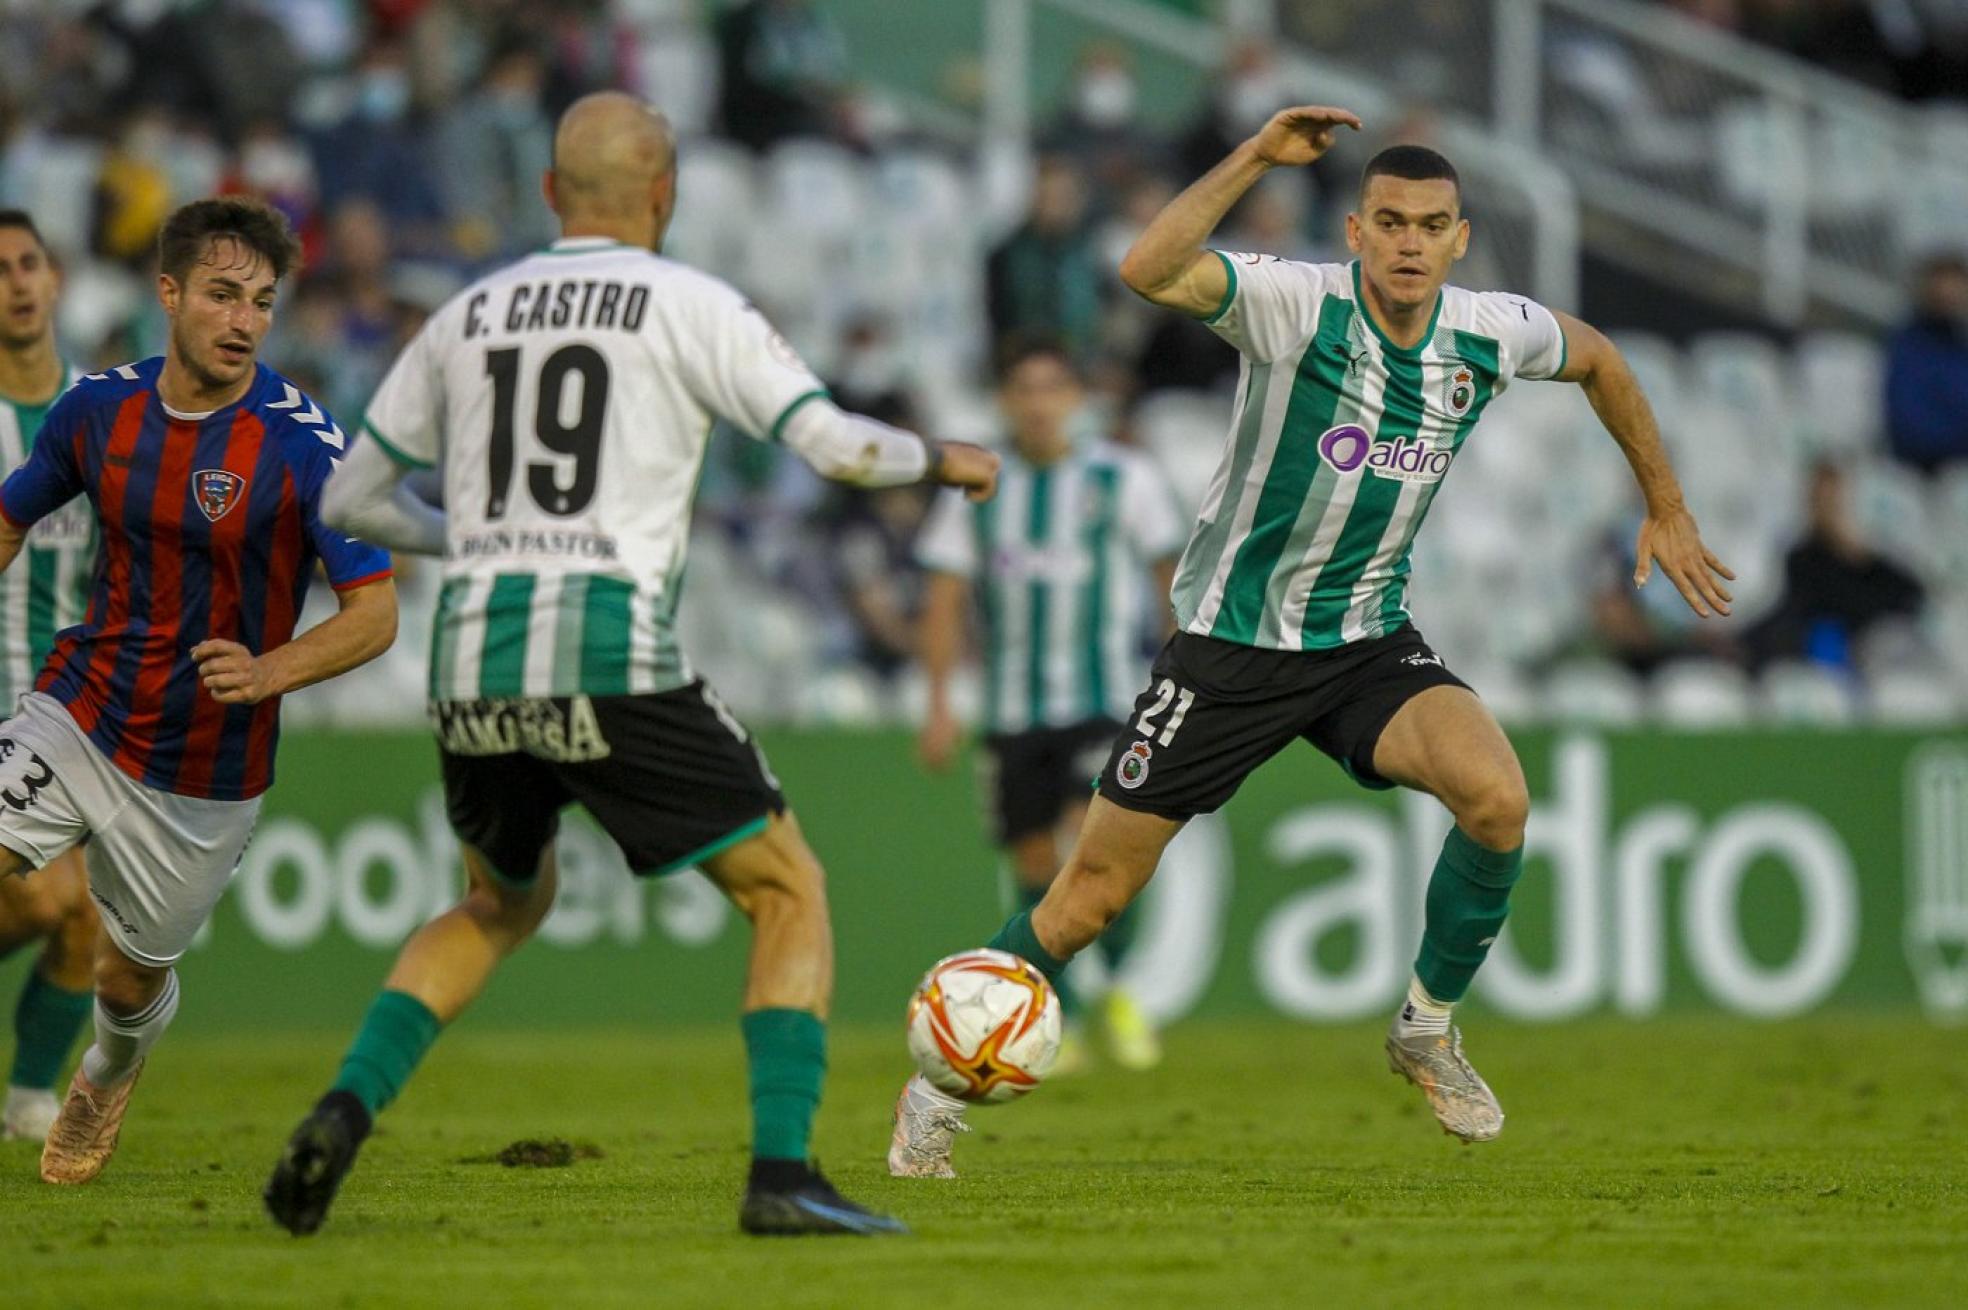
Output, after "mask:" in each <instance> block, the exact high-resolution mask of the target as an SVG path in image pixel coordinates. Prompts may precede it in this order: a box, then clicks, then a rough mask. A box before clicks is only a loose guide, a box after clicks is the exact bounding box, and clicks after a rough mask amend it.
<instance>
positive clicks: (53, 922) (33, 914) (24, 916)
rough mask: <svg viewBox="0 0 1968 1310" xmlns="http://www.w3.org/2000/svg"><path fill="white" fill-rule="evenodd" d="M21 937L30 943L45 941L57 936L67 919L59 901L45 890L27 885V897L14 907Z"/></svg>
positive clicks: (31, 884)
mask: <svg viewBox="0 0 1968 1310" xmlns="http://www.w3.org/2000/svg"><path fill="white" fill-rule="evenodd" d="M15 916H16V919H17V920H18V922H19V924H20V933H21V936H23V937H25V938H27V939H28V940H30V941H47V940H51V939H53V938H54V937H55V936H56V935H58V934H59V933H60V932H61V930H62V927H63V925H64V923H65V921H66V920H67V918H68V915H67V912H66V909H65V907H64V906H63V905H62V903H61V901H60V900H59V899H57V898H56V897H55V896H54V895H53V894H52V893H50V892H49V891H47V889H45V888H36V887H35V886H34V884H33V883H32V882H30V883H29V884H28V895H26V896H25V897H23V898H21V899H20V900H19V901H17V902H16V905H15Z"/></svg>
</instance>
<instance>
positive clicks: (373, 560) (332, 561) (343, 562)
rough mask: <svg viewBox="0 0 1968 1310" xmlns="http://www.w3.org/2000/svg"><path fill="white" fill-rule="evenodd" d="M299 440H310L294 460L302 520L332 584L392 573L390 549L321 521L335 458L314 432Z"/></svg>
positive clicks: (344, 586) (340, 586) (342, 586)
mask: <svg viewBox="0 0 1968 1310" xmlns="http://www.w3.org/2000/svg"><path fill="white" fill-rule="evenodd" d="M333 427H334V420H333V419H332V418H331V419H329V420H328V428H329V429H332V428H333ZM324 430H326V429H324ZM308 432H309V433H310V434H312V433H313V432H314V429H312V428H310V429H308ZM299 440H301V441H303V442H306V443H308V444H307V445H305V446H304V447H303V453H301V454H300V455H299V457H298V458H296V459H293V460H292V461H291V467H292V468H293V470H294V476H295V478H296V479H297V480H298V481H299V483H300V492H301V522H302V525H303V526H304V527H305V528H306V529H307V537H308V544H309V545H311V546H312V547H313V548H314V553H315V554H316V555H319V556H320V557H321V566H322V568H323V569H324V570H326V572H327V574H328V582H329V584H330V585H331V586H333V587H334V588H335V590H336V591H347V590H348V589H349V588H351V587H360V586H362V585H364V584H365V583H370V582H380V581H381V580H382V579H384V578H387V577H389V576H390V574H391V572H392V571H393V570H392V568H391V565H390V554H389V552H388V551H386V550H384V549H383V548H382V547H380V546H372V545H370V544H369V543H368V542H366V541H359V540H357V539H356V538H354V537H351V536H348V535H346V534H345V533H341V532H337V531H336V530H335V529H333V528H331V527H329V526H328V525H327V524H325V523H323V522H322V521H321V490H322V488H323V487H325V486H327V485H328V476H329V474H331V473H333V472H334V470H335V460H334V459H333V458H332V457H331V455H330V453H329V447H328V445H327V444H326V443H325V442H320V441H316V440H313V439H312V438H311V436H303V437H301V438H299Z"/></svg>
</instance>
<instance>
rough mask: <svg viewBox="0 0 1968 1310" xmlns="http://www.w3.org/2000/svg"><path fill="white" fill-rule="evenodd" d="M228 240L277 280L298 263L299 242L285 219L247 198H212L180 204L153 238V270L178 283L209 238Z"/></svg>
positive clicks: (207, 244) (206, 244)
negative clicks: (248, 252)
mask: <svg viewBox="0 0 1968 1310" xmlns="http://www.w3.org/2000/svg"><path fill="white" fill-rule="evenodd" d="M227 237H229V238H231V239H232V240H235V241H237V242H239V243H240V244H241V245H243V246H245V247H246V248H247V249H248V250H251V251H253V252H254V253H255V254H257V255H258V256H259V257H260V258H262V259H264V260H266V261H267V263H269V264H271V265H273V277H274V280H275V281H276V282H277V281H279V280H280V279H281V278H284V277H286V276H287V274H289V273H290V272H292V271H294V270H295V269H297V268H299V267H300V265H301V243H300V242H299V241H298V240H296V239H295V237H294V229H293V228H291V227H289V226H288V224H287V216H286V215H285V214H283V213H281V212H280V211H279V210H277V209H275V208H274V207H273V206H272V205H269V204H267V203H265V202H264V201H260V200H255V199H253V198H252V197H250V196H214V197H213V198H212V199H210V200H194V201H192V202H191V203H190V204H188V205H183V206H180V207H179V208H178V209H177V210H176V211H175V212H173V213H172V215H171V216H170V217H169V218H167V219H165V220H164V228H163V230H162V231H161V232H159V233H158V234H157V268H158V271H159V272H161V273H163V274H164V275H165V276H166V277H170V278H175V279H176V280H177V281H179V282H183V281H185V280H186V279H187V278H188V277H190V276H191V267H192V265H194V264H196V263H198V262H199V261H200V260H201V259H203V258H204V257H205V251H206V249H207V248H208V247H209V246H210V245H211V243H212V242H213V241H214V240H218V239H221V238H227Z"/></svg>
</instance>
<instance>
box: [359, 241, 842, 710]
mask: <svg viewBox="0 0 1968 1310" xmlns="http://www.w3.org/2000/svg"><path fill="white" fill-rule="evenodd" d="M823 395H825V391H824V389H823V388H822V386H821V385H820V382H819V380H818V379H817V378H815V377H814V375H813V372H812V370H811V369H809V368H807V366H806V365H805V364H804V363H803V362H802V361H801V360H800V357H799V356H798V354H796V353H795V352H794V351H793V349H792V347H791V346H790V345H788V344H787V342H786V340H785V338H784V337H782V336H780V335H779V334H778V333H777V332H775V331H774V330H773V329H772V326H771V325H770V324H769V323H767V322H766V320H765V319H764V317H763V316H761V315H760V314H759V313H758V311H757V310H756V309H754V308H753V307H752V306H751V305H750V304H749V303H747V302H746V300H745V299H744V297H742V296H741V295H739V294H738V292H736V291H735V290H733V289H732V288H731V287H730V286H728V285H726V284H725V283H723V282H721V281H719V280H718V279H717V278H714V277H711V276H709V275H708V274H705V273H700V272H698V271H696V270H694V269H691V268H687V267H685V266H684V265H682V264H678V263H676V262H674V261H672V260H668V259H665V258H663V257H661V256H660V255H656V254H652V253H651V252H649V251H646V250H638V249H635V248H633V247H630V246H626V245H622V244H620V243H618V242H614V241H609V240H606V239H603V238H572V239H566V240H561V241H556V242H555V243H554V244H553V245H552V246H551V247H549V248H548V249H546V250H544V251H541V252H540V253H538V254H535V255H532V256H529V257H528V258H526V259H522V260H520V261H519V262H518V263H515V264H512V265H510V266H508V267H506V268H503V269H500V270H499V271H497V272H495V273H492V274H490V275H488V276H487V277H485V278H483V279H481V280H480V281H479V282H477V283H475V284H473V285H472V286H470V287H468V288H466V289H465V291H463V292H462V293H460V294H459V295H458V296H457V297H455V298H454V299H453V300H452V301H451V302H450V303H449V304H447V305H446V306H445V307H444V308H443V309H441V310H439V311H438V312H437V313H436V314H435V315H433V316H432V317H431V319H430V321H429V322H427V323H426V324H425V325H424V327H423V330H422V331H420V332H419V333H418V334H417V336H416V338H415V339H414V340H413V341H412V342H411V343H410V345H409V346H408V347H407V348H406V349H405V350H404V352H403V354H402V356H401V357H400V358H398V360H397V362H396V364H395V366H394V367H393V368H392V369H391V370H390V373H389V376H388V377H386V378H385V379H384V380H383V384H382V387H381V389H380V390H379V391H378V392H377V393H376V396H375V398H374V399H373V400H372V401H371V403H370V407H369V411H368V415H367V418H366V420H365V422H364V425H363V426H364V429H365V431H366V433H367V435H368V436H369V437H371V438H373V439H374V440H375V441H377V442H378V443H379V444H380V445H381V446H382V447H383V448H384V449H385V450H387V451H388V452H389V453H390V454H391V455H392V456H393V457H394V458H395V459H397V460H398V461H399V462H400V463H403V464H407V465H414V466H423V467H428V466H431V465H436V464H442V466H443V469H444V504H445V515H446V519H447V523H448V529H447V533H448V540H447V542H446V547H445V565H444V587H443V590H442V593H441V594H440V596H439V600H438V610H437V617H436V623H435V625H434V631H433V636H432V651H431V672H430V695H431V699H433V700H472V699H477V698H479V697H503V696H570V695H575V694H581V693H585V694H587V695H595V696H603V695H623V694H629V693H641V692H652V691H665V690H669V689H671V688H674V687H679V686H683V685H684V684H686V683H688V682H689V681H690V680H691V678H692V676H693V675H692V673H691V671H690V668H689V665H688V664H687V662H686V661H685V659H684V657H683V653H682V651H681V650H680V649H679V648H678V646H677V643H676V639H675V636H674V630H673V629H674V623H673V620H674V617H675V614H676V605H677V598H678V590H679V587H680V584H681V581H682V576H683V562H684V550H685V545H686V542H687V540H688V537H689V531H690V503H691V499H692V497H693V496H694V495H695V494H696V489H697V476H698V470H699V469H700V467H701V466H702V464H703V460H704V449H705V444H706V441H707V439H708V438H709V436H710V428H711V423H712V420H713V419H717V418H723V419H725V420H727V421H729V422H730V423H732V424H733V425H734V426H736V427H738V428H741V429H743V430H744V431H745V432H747V433H749V434H751V435H752V436H754V437H759V438H763V439H776V438H777V436H778V434H779V431H780V429H781V428H782V427H783V426H784V425H785V423H786V420H787V419H788V418H789V417H790V416H791V415H792V413H793V412H794V411H795V410H797V409H798V408H799V406H800V405H801V404H803V403H804V402H805V401H807V400H809V399H812V398H814V397H817V396H823Z"/></svg>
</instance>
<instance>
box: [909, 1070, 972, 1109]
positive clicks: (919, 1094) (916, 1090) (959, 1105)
mask: <svg viewBox="0 0 1968 1310" xmlns="http://www.w3.org/2000/svg"><path fill="white" fill-rule="evenodd" d="M909 1095H910V1096H911V1097H913V1098H915V1099H916V1100H919V1101H928V1102H929V1103H930V1104H931V1105H934V1106H939V1107H941V1108H942V1109H945V1110H955V1111H956V1112H957V1113H958V1114H962V1113H963V1112H964V1110H965V1109H966V1108H967V1107H966V1106H965V1104H964V1102H962V1101H960V1100H958V1099H957V1098H956V1097H954V1096H952V1095H950V1094H949V1093H948V1092H946V1091H944V1090H943V1089H942V1088H940V1087H938V1086H937V1085H936V1084H935V1083H932V1082H931V1081H929V1079H927V1078H925V1077H923V1076H922V1075H921V1074H917V1075H916V1076H915V1077H913V1078H911V1079H910V1080H909Z"/></svg>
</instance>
